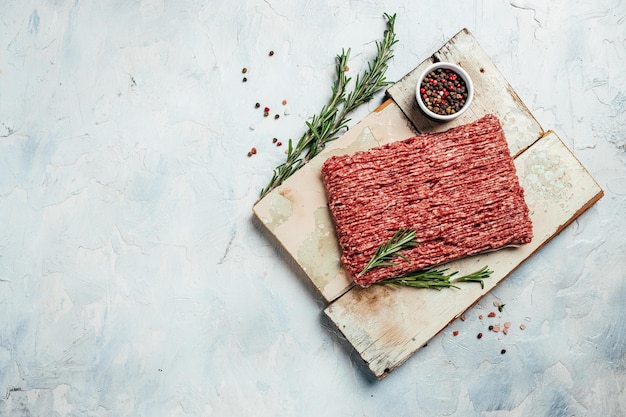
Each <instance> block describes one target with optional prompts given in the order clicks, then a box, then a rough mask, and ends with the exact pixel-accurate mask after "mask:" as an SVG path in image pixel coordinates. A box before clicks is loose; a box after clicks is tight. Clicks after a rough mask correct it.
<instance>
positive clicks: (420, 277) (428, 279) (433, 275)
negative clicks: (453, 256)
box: [377, 266, 493, 290]
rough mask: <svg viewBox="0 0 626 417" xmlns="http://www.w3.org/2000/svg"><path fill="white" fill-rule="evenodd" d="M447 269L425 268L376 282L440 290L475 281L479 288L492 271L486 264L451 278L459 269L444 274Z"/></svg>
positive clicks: (483, 285) (483, 284)
mask: <svg viewBox="0 0 626 417" xmlns="http://www.w3.org/2000/svg"><path fill="white" fill-rule="evenodd" d="M447 270H448V269H426V270H422V271H417V272H411V273H408V274H405V275H403V276H400V277H396V278H387V279H384V280H382V281H379V282H377V284H381V285H384V284H387V285H392V286H394V287H414V288H432V289H436V290H440V289H442V288H456V289H460V288H459V287H458V286H457V285H455V284H456V283H459V282H477V283H480V288H485V283H484V281H483V280H485V279H487V278H489V277H490V276H491V274H492V273H493V271H490V270H489V267H488V266H484V267H482V268H481V269H479V270H478V271H475V272H472V273H471V274H468V275H464V276H461V277H457V278H454V279H453V277H454V276H455V275H456V274H458V272H459V271H454V272H451V273H449V274H446V271H447Z"/></svg>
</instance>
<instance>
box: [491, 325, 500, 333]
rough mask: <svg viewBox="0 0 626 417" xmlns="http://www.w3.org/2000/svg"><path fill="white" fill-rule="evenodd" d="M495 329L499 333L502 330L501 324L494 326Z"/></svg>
mask: <svg viewBox="0 0 626 417" xmlns="http://www.w3.org/2000/svg"><path fill="white" fill-rule="evenodd" d="M493 331H494V332H496V333H498V332H499V331H500V326H498V325H495V326H493Z"/></svg>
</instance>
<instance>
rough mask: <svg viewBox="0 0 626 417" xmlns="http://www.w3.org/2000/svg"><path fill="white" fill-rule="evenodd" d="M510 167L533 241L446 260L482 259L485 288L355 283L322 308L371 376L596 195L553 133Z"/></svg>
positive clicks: (412, 348) (466, 263) (464, 265)
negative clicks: (486, 275) (524, 197)
mask: <svg viewBox="0 0 626 417" xmlns="http://www.w3.org/2000/svg"><path fill="white" fill-rule="evenodd" d="M515 166H516V169H517V171H518V175H519V177H520V182H521V185H522V187H523V188H524V189H525V190H526V194H527V203H528V206H529V209H530V215H531V219H532V221H533V228H534V234H535V237H534V238H533V241H532V242H531V243H530V244H528V245H524V246H520V247H517V248H506V249H502V250H499V251H495V252H491V253H488V254H484V255H478V256H472V257H468V258H465V259H462V260H459V261H455V262H451V263H448V264H447V265H446V267H447V268H450V270H453V271H457V270H458V271H460V272H461V273H469V272H472V271H475V270H477V269H479V268H481V267H483V266H485V265H489V268H490V269H491V270H493V271H494V273H493V274H492V277H491V278H489V279H488V280H486V281H485V288H484V289H481V288H480V286H479V285H477V284H470V283H466V284H462V287H461V290H455V289H444V290H441V291H436V290H421V289H414V288H392V287H389V286H373V287H371V288H368V289H362V288H358V287H354V288H352V289H351V290H350V291H349V292H347V293H346V294H344V295H343V296H342V297H341V298H339V299H338V300H336V301H335V302H333V303H332V304H331V305H330V306H328V307H327V308H326V309H325V310H324V313H325V314H326V315H327V316H328V318H329V319H330V321H331V322H333V323H334V324H335V326H336V327H337V329H338V330H339V331H341V332H342V333H343V335H344V336H345V338H346V339H347V340H348V341H349V342H350V344H351V345H352V346H353V347H354V349H355V350H356V351H357V352H358V354H359V355H360V356H361V358H362V359H363V360H364V361H365V362H366V363H367V365H368V367H369V368H370V370H371V371H372V373H373V374H374V375H375V376H376V377H377V378H379V379H382V378H384V377H385V376H386V375H387V374H388V373H389V372H391V371H392V370H393V369H395V368H396V367H398V366H399V365H400V364H402V363H403V362H404V361H405V360H407V359H408V358H409V357H410V356H411V355H412V354H413V353H415V352H416V351H417V350H418V349H419V348H420V347H421V346H423V345H424V344H425V343H427V342H428V340H430V339H431V338H432V337H433V336H435V335H436V334H437V333H439V332H440V331H441V330H442V329H444V328H445V327H446V326H447V325H448V323H450V322H451V321H452V320H454V319H455V318H457V317H458V316H460V315H461V314H462V313H463V312H464V311H465V310H467V309H468V308H469V307H471V306H472V305H473V304H475V303H476V302H477V301H478V300H479V299H480V298H481V297H482V296H483V295H485V294H486V293H488V292H489V291H491V290H492V289H493V288H494V287H495V286H496V285H498V284H499V283H500V282H501V281H502V280H503V279H504V278H506V277H507V276H508V275H509V274H510V273H511V272H512V271H513V270H515V269H516V268H517V267H518V266H519V265H520V264H521V263H522V262H524V261H525V260H526V259H528V258H529V257H530V256H531V255H532V254H533V253H535V252H536V251H537V250H539V248H541V247H542V246H543V245H544V244H546V243H547V242H548V241H549V240H550V239H552V238H553V237H554V236H556V235H557V234H558V233H559V232H560V231H561V230H562V229H563V228H564V227H566V226H567V225H568V224H569V223H571V222H572V221H573V220H574V219H575V218H576V217H577V216H579V215H580V214H581V213H582V212H583V211H584V210H586V209H587V208H588V207H590V206H591V205H592V204H593V203H594V202H596V201H597V200H598V199H599V198H601V197H602V195H603V192H602V190H601V188H600V187H599V186H598V184H597V183H596V182H595V181H594V180H593V178H592V177H591V176H590V175H589V173H588V172H587V171H586V170H585V168H584V167H583V166H582V165H581V164H580V162H579V161H578V160H577V159H576V158H575V157H574V155H573V154H572V153H571V152H570V151H569V149H568V148H567V147H566V146H565V145H564V144H563V143H562V142H561V140H560V139H559V138H558V137H557V135H556V134H554V133H552V132H549V133H548V134H547V135H545V136H544V137H542V138H541V139H540V140H539V141H538V142H537V143H535V144H534V145H533V146H532V147H530V148H529V149H528V150H526V151H525V152H523V153H522V154H521V155H519V156H518V157H517V158H516V159H515Z"/></svg>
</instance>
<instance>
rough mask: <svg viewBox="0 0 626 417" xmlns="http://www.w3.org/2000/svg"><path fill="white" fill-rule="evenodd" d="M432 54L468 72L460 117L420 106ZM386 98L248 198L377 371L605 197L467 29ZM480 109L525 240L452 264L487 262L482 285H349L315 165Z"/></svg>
mask: <svg viewBox="0 0 626 417" xmlns="http://www.w3.org/2000/svg"><path fill="white" fill-rule="evenodd" d="M433 60H447V61H451V62H455V63H457V64H459V65H461V66H462V67H463V68H464V69H465V70H466V71H467V72H468V73H469V74H470V76H471V77H472V79H473V80H474V85H475V90H476V93H475V98H474V101H473V103H472V107H471V108H470V109H469V110H468V111H467V112H466V113H465V114H463V115H462V116H461V117H460V118H459V119H457V120H455V121H453V122H448V123H442V124H435V123H434V122H431V121H430V120H428V119H426V118H425V117H424V116H423V115H422V114H421V113H419V110H418V108H417V105H416V102H415V96H414V89H415V84H416V82H417V77H418V75H419V73H421V69H422V68H424V67H425V66H427V65H428V64H429V63H430V62H432V61H433ZM389 95H390V97H391V98H392V99H393V100H391V99H390V100H388V101H387V102H385V104H384V105H383V106H381V107H380V108H379V109H377V110H376V111H375V112H373V113H372V114H370V115H368V116H367V117H366V118H364V119H363V120H362V121H361V122H360V123H358V124H357V125H356V126H354V127H353V128H352V129H351V130H350V131H348V132H347V133H346V134H345V135H344V136H342V137H341V138H340V139H338V140H337V141H335V142H333V143H332V144H331V145H329V146H328V147H327V148H326V149H325V150H324V151H323V152H322V153H321V154H320V155H318V156H317V157H315V158H313V160H312V161H311V162H310V163H309V164H308V165H307V166H305V167H303V168H302V169H300V170H299V171H298V172H297V173H295V174H294V175H293V176H292V177H291V178H289V179H288V180H287V181H286V182H285V183H284V184H283V185H281V186H280V187H278V188H277V189H275V190H273V191H272V192H271V193H269V194H268V195H267V196H265V197H264V198H263V199H262V200H261V201H259V202H258V203H257V204H256V205H255V206H254V209H253V211H254V214H255V216H256V217H257V218H258V219H259V221H260V223H261V224H262V225H264V226H265V227H266V228H267V230H268V231H269V232H270V233H271V234H272V235H273V236H274V237H275V238H276V239H277V241H278V242H279V243H280V244H281V245H282V246H283V247H284V248H285V250H286V251H287V252H288V253H289V255H290V256H291V257H292V258H293V259H294V260H295V262H296V263H297V264H298V265H299V266H300V268H301V269H302V270H303V271H304V273H305V274H306V276H307V278H308V279H309V280H310V281H311V283H312V284H313V285H314V287H315V288H316V289H317V290H318V291H319V293H320V294H321V295H322V297H323V298H324V299H325V300H326V301H327V302H328V303H329V305H328V306H327V308H326V309H325V310H324V312H325V314H326V316H327V317H328V318H329V319H330V320H331V322H333V323H334V324H335V326H336V327H337V329H339V330H340V331H341V332H342V333H343V334H344V335H345V337H346V339H347V340H348V341H349V342H350V344H351V345H352V346H353V347H354V349H355V350H356V351H357V352H358V354H359V355H360V356H361V358H362V359H363V360H364V361H365V362H366V363H367V364H368V366H369V368H370V370H371V371H372V373H373V374H374V375H376V377H378V378H383V377H384V376H386V375H387V374H388V373H389V372H391V371H392V370H393V369H395V368H396V367H397V366H399V365H400V364H401V363H403V362H404V361H405V360H407V359H408V358H409V357H410V356H411V355H412V354H413V353H414V352H416V351H417V350H418V349H419V347H421V346H422V345H423V344H424V343H425V342H427V341H428V340H429V339H431V338H432V337H433V336H434V335H436V334H437V333H438V332H439V331H441V330H442V329H443V328H445V326H446V325H447V324H448V323H449V322H451V321H452V320H454V319H455V318H456V317H458V316H459V315H460V314H461V313H462V312H463V311H465V310H466V309H467V308H468V307H469V306H471V305H473V304H474V303H476V302H477V301H478V300H479V299H480V298H481V297H482V296H483V295H484V294H486V293H487V292H488V291H490V290H491V289H493V287H494V286H495V285H497V284H498V283H499V282H501V281H502V280H503V279H504V278H505V277H506V276H507V275H509V274H510V273H511V272H512V271H513V270H514V269H515V268H517V267H518V266H519V265H520V264H521V263H522V262H523V261H524V260H525V259H527V258H528V257H529V256H531V255H532V254H533V253H534V252H535V251H536V250H538V249H539V248H540V247H541V246H542V245H543V244H545V243H546V242H547V241H548V240H550V239H551V238H552V237H553V236H555V235H556V234H558V232H560V231H561V230H562V229H563V228H564V227H565V226H566V225H567V224H569V223H570V222H571V221H573V220H574V219H575V218H576V217H578V216H579V215H580V214H581V213H582V212H584V211H585V210H586V209H587V208H589V207H590V206H591V205H592V204H593V203H594V202H595V201H597V200H598V199H599V198H601V196H602V190H601V189H600V187H599V186H598V185H597V184H596V183H595V181H594V180H593V178H592V177H591V176H590V175H589V173H587V171H586V170H585V169H584V167H583V166H582V165H581V164H580V163H579V162H578V161H577V160H576V158H575V157H574V156H573V155H572V154H571V152H570V151H569V150H568V149H567V148H566V147H565V145H564V144H563V143H562V142H561V141H560V139H559V138H558V137H557V136H556V134H554V133H552V132H548V134H545V135H544V131H543V129H542V128H541V126H540V125H539V124H538V123H537V121H536V120H535V118H534V117H533V116H532V114H531V113H530V111H529V110H528V108H527V107H526V106H525V105H524V104H523V103H522V102H521V100H520V99H519V97H518V96H517V94H516V93H515V91H514V90H513V88H512V87H511V86H510V85H509V84H508V82H507V81H506V80H505V79H504V77H503V76H502V75H501V74H500V72H499V71H498V70H497V68H496V67H495V66H494V65H493V64H492V63H491V61H490V60H489V58H488V56H487V54H486V53H485V52H484V51H483V50H482V49H481V48H480V46H479V45H478V43H477V42H476V40H475V39H474V38H473V36H472V35H471V34H470V33H469V32H468V31H467V30H462V31H460V32H459V33H458V34H457V35H456V36H455V37H454V38H453V39H451V40H450V41H449V42H448V43H446V45H444V47H442V48H441V49H440V50H439V51H437V52H436V53H435V54H434V55H433V57H432V58H429V59H427V60H425V61H424V62H423V63H422V64H420V65H419V66H418V67H417V68H416V69H415V70H414V71H412V72H411V73H409V74H408V75H407V76H405V77H404V78H403V79H402V80H400V81H399V82H398V83H396V84H394V85H393V86H392V87H391V88H390V89H389ZM487 113H492V114H495V115H496V116H498V118H499V119H500V121H501V123H502V126H503V129H504V131H505V135H506V137H507V142H508V144H509V149H510V151H511V155H512V156H514V157H516V159H515V162H516V166H517V169H518V175H519V176H520V180H521V182H522V186H523V187H524V189H525V196H526V200H527V203H528V204H529V207H530V208H531V217H532V219H533V223H534V233H535V237H534V240H533V242H532V243H531V244H529V245H525V246H523V247H520V248H516V249H504V250H501V251H498V252H493V253H490V254H487V255H481V256H474V257H470V258H466V259H463V260H460V261H456V262H454V263H451V264H449V265H448V266H449V267H450V268H451V269H454V270H459V271H460V272H461V273H466V272H472V271H474V270H476V269H479V268H481V267H482V266H484V265H485V264H488V265H489V267H490V269H492V270H494V274H493V276H492V278H490V279H489V280H487V281H486V287H485V289H481V288H480V286H479V285H476V284H465V285H463V287H462V289H461V290H443V291H433V290H415V289H410V288H409V289H394V288H389V287H383V286H373V287H370V288H368V289H361V288H360V287H355V286H354V285H353V283H352V282H351V281H350V280H349V279H348V277H347V275H346V273H345V271H344V270H343V268H342V267H341V263H340V249H339V246H338V244H337V239H336V235H335V231H334V225H333V223H332V220H331V217H330V212H329V210H328V207H327V199H326V194H325V191H324V188H323V184H322V180H321V176H320V168H321V165H322V163H323V162H324V160H326V158H328V157H330V156H331V155H335V154H345V153H351V152H355V151H357V150H363V149H368V148H371V147H373V146H378V145H382V144H385V143H389V142H393V141H398V140H402V139H406V138H408V137H410V136H413V135H415V134H416V132H427V131H441V130H446V129H448V128H450V127H453V126H456V125H459V124H463V123H467V122H470V121H473V120H475V119H477V118H479V117H482V116H483V115H485V114H487Z"/></svg>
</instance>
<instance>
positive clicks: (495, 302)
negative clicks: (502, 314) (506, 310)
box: [493, 300, 502, 307]
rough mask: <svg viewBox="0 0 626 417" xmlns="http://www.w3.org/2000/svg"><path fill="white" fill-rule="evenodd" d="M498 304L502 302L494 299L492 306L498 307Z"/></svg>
mask: <svg viewBox="0 0 626 417" xmlns="http://www.w3.org/2000/svg"><path fill="white" fill-rule="evenodd" d="M500 304H502V303H500V301H498V300H495V301H494V302H493V306H494V307H500Z"/></svg>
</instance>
